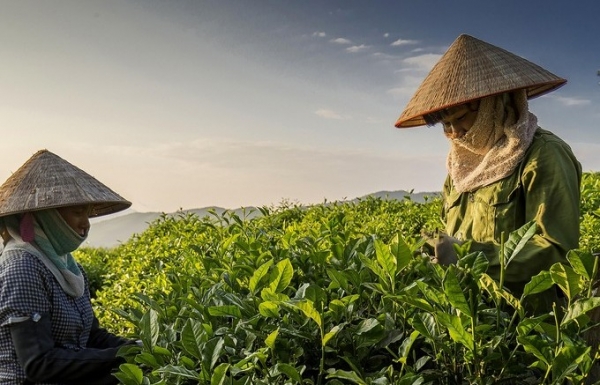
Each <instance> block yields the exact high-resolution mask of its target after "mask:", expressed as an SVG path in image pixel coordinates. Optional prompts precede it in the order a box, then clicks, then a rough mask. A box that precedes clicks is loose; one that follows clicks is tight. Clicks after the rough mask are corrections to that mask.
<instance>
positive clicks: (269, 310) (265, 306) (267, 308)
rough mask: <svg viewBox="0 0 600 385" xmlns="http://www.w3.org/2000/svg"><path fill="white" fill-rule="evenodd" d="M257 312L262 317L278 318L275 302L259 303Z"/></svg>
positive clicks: (277, 308) (277, 307) (277, 306)
mask: <svg viewBox="0 0 600 385" xmlns="http://www.w3.org/2000/svg"><path fill="white" fill-rule="evenodd" d="M258 311H259V312H260V315H262V316H263V317H271V318H279V305H278V304H277V302H273V301H265V302H261V303H260V304H259V305H258Z"/></svg>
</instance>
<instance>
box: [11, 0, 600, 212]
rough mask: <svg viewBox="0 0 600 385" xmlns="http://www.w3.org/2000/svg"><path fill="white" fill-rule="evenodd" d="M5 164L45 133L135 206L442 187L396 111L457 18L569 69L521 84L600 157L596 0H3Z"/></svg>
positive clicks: (431, 141)
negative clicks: (550, 80)
mask: <svg viewBox="0 0 600 385" xmlns="http://www.w3.org/2000/svg"><path fill="white" fill-rule="evenodd" d="M0 6H1V9H2V12H0V132H1V133H2V139H1V140H0V180H1V181H4V180H6V178H8V177H9V176H10V174H11V173H12V172H14V171H16V170H17V169H18V168H19V167H20V166H21V165H22V164H23V163H24V162H25V161H26V160H27V159H28V158H29V157H30V156H31V155H33V154H34V153H35V152H36V151H38V150H40V149H48V150H49V151H51V152H53V153H55V154H56V155H58V156H60V157H62V158H63V159H65V160H67V161H69V162H70V163H72V164H74V165H76V166H77V167H79V168H81V169H83V170H84V171H86V172H88V173H89V174H91V175H93V176H94V177H96V178H97V179H98V180H100V181H101V182H103V183H104V184H106V185H107V186H109V187H110V188H112V189H113V190H114V191H116V192H117V193H119V194H120V195H122V196H123V197H124V198H126V199H127V200H129V201H131V202H132V203H133V205H132V209H133V210H135V211H138V212H148V211H159V212H173V211H177V210H179V209H192V208H202V207H207V206H218V207H222V208H228V209H235V208H238V207H250V206H277V205H280V204H282V203H283V202H293V203H300V204H316V203H322V202H324V201H336V200H344V199H353V198H356V197H360V196H364V195H367V194H370V193H374V192H377V191H395V190H407V191H410V190H413V191H414V192H428V191H440V190H441V186H442V184H443V181H444V178H445V175H446V166H445V164H446V156H447V153H448V149H449V146H448V141H447V139H446V138H445V137H444V135H443V133H442V129H441V127H440V126H434V127H420V128H410V129H397V128H395V127H394V123H395V121H396V119H397V118H398V117H399V116H400V113H401V112H402V110H403V109H404V107H405V106H406V104H407V103H408V101H409V99H410V97H411V96H412V94H413V93H414V92H415V91H416V89H417V87H418V86H419V84H420V83H421V81H422V80H423V79H424V77H425V76H426V75H427V73H428V72H429V70H430V69H431V68H432V67H433V65H434V64H435V63H436V62H437V60H438V59H439V58H440V57H441V55H442V54H443V53H444V52H445V50H446V49H447V48H448V47H449V46H450V45H451V44H452V42H453V41H454V40H455V39H456V38H457V37H458V36H459V35H460V34H463V33H466V34H469V35H472V36H474V37H476V38H478V39H481V40H484V41H486V42H488V43H491V44H494V45H497V46H499V47H502V48H504V49H506V50H508V51H510V52H513V53H515V54H517V55H519V56H522V57H524V58H526V59H528V60H530V61H532V62H534V63H536V64H538V65H540V66H542V67H544V68H545V69H547V70H549V71H551V72H552V73H554V74H556V75H558V76H561V77H564V78H566V79H567V80H568V83H567V84H566V85H565V86H563V87H561V88H560V89H558V90H557V91H554V92H552V93H550V94H548V95H546V96H542V97H539V98H536V99H533V100H531V101H530V109H531V111H532V112H534V113H535V114H536V115H537V116H538V121H539V124H540V126H542V127H543V128H545V129H548V130H550V131H552V132H554V133H555V134H557V135H559V136H560V137H561V138H562V139H564V140H565V141H566V142H567V143H569V144H570V145H571V147H572V148H573V151H574V153H575V155H576V156H577V157H578V159H579V161H580V162H581V164H582V167H583V170H584V171H600V156H598V154H599V153H600V129H599V128H600V83H599V82H600V76H598V75H599V73H598V71H599V70H600V22H599V17H600V2H598V1H597V0H580V1H569V2H567V1H558V0H543V1H542V0H528V1H522V0H503V1H481V0H477V1H475V0H457V1H447V0H419V1H414V0H413V1H403V0H381V1H377V0H372V1H366V0H365V1H356V0H279V1H276V0H264V1H263V0H170V1H167V0H102V1H100V0H98V1H91V0H90V1H81V0H46V1H34V0H0Z"/></svg>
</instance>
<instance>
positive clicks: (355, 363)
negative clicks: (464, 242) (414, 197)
mask: <svg viewBox="0 0 600 385" xmlns="http://www.w3.org/2000/svg"><path fill="white" fill-rule="evenodd" d="M598 180H599V178H598V175H597V174H591V173H587V174H586V175H585V177H584V185H583V190H584V191H582V248H581V249H580V250H574V251H572V252H570V254H569V265H558V264H557V265H555V266H553V267H552V269H550V270H549V271H547V272H542V273H540V274H539V275H538V276H536V277H534V278H533V279H532V281H531V282H530V283H529V284H528V285H527V286H526V289H525V291H524V293H523V295H522V296H521V297H519V298H516V297H514V296H513V295H511V293H510V292H508V291H507V290H503V289H502V285H501V283H499V282H495V281H493V280H492V279H491V278H490V277H489V276H488V275H487V274H486V268H487V259H486V258H485V257H484V256H483V255H482V254H478V253H469V251H468V249H466V248H463V249H459V250H458V251H459V253H460V254H461V255H462V258H461V262H460V263H459V264H458V265H456V266H451V267H449V268H443V267H441V266H439V265H436V264H432V263H431V262H430V258H429V256H428V255H427V254H426V252H424V250H423V248H422V246H423V243H424V240H423V239H422V237H421V233H422V232H433V231H435V230H437V229H439V228H441V226H442V224H441V222H440V219H439V213H440V211H441V201H440V199H439V198H438V197H432V198H431V199H430V200H428V201H426V202H425V203H418V202H414V201H411V200H410V199H406V200H402V201H398V200H384V199H380V198H365V199H361V200H358V201H355V202H332V203H327V202H325V203H323V204H319V205H313V206H310V207H302V206H300V205H296V204H290V203H287V202H285V203H284V204H282V205H280V206H277V207H264V208H260V209H259V210H260V214H261V215H258V216H253V217H252V219H247V218H245V217H244V216H241V217H240V216H237V215H235V214H234V213H232V212H225V213H223V214H221V215H217V214H216V213H214V214H213V215H212V216H207V217H204V218H198V217H196V216H194V215H184V214H181V215H179V216H176V217H171V216H166V215H164V216H162V217H161V218H160V219H158V220H157V221H155V222H154V223H152V224H151V226H150V227H149V228H148V230H146V231H145V232H144V233H142V234H139V235H136V236H134V237H133V238H132V239H130V240H129V241H128V242H126V243H125V244H123V245H121V246H119V247H117V248H115V249H112V250H105V251H102V252H99V251H95V250H93V249H92V250H89V249H83V250H81V251H80V252H79V253H78V255H77V258H78V260H80V261H81V262H82V264H84V266H85V267H86V270H88V269H90V270H92V271H98V272H101V274H100V275H101V280H102V283H103V288H102V289H101V290H98V291H97V293H96V298H95V300H94V304H95V307H96V311H97V314H98V316H99V318H100V320H101V323H102V324H103V325H104V326H107V327H108V328H109V329H110V330H112V331H115V332H117V333H120V334H128V335H131V336H133V337H135V338H139V339H141V340H142V341H143V346H141V347H139V348H130V349H129V351H123V352H122V354H123V355H124V357H125V358H126V359H127V363H126V364H123V365H122V366H121V370H120V372H119V373H117V376H118V378H119V379H120V381H121V382H122V383H124V384H132V385H133V384H169V385H171V384H211V385H212V384H330V385H337V384H347V383H353V384H497V383H512V384H530V383H548V384H550V383H553V384H562V383H563V382H564V381H570V382H571V383H583V381H584V380H585V378H586V376H587V374H588V372H589V371H590V368H591V367H592V365H593V364H594V363H595V361H596V360H597V358H598V357H597V356H598V351H597V350H598V347H597V346H589V345H588V344H587V343H586V341H585V340H584V339H583V338H582V337H581V336H582V335H583V332H584V331H585V330H586V329H587V328H589V327H590V326H591V325H592V322H591V320H590V318H589V317H588V316H587V313H588V312H589V311H590V310H592V309H594V308H596V307H598V306H599V305H600V302H599V299H598V298H596V297H594V289H593V285H594V279H593V277H595V274H596V270H597V262H596V259H595V258H594V257H593V256H592V254H591V251H593V250H596V248H597V246H598V245H597V243H598V239H597V237H596V236H595V234H594V233H592V231H593V230H594V229H598V228H599V227H594V226H595V225H596V223H595V220H596V219H597V217H598V216H597V213H598V209H599V206H598V204H599V203H600V197H599V196H598V195H597V194H596V191H597V190H595V189H596V188H597V186H598V183H600V182H598ZM535 230H536V228H535V224H527V225H526V226H525V227H523V228H522V229H520V230H519V231H517V232H515V233H513V234H511V236H510V238H509V240H508V242H507V243H506V245H505V247H504V248H503V254H502V256H501V257H502V260H503V261H504V263H505V264H509V263H510V261H511V260H512V258H513V257H514V255H516V253H518V251H519V249H520V247H521V245H522V243H523V242H525V241H526V240H527V239H528V238H529V237H531V236H532V235H533V233H534V232H535ZM104 253H106V254H104ZM97 255H101V256H102V258H98V257H97ZM99 261H101V263H102V264H103V268H102V269H98V268H97V267H94V264H95V263H97V262H99ZM554 287H559V288H560V289H561V290H562V291H563V292H564V293H565V303H564V304H563V308H562V309H555V311H553V312H549V313H547V314H537V315H536V316H535V317H534V316H531V315H529V314H528V313H527V312H526V311H525V309H524V303H525V302H526V300H527V298H528V297H530V296H534V295H539V294H540V293H543V292H544V291H546V290H554Z"/></svg>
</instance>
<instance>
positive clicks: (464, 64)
mask: <svg viewBox="0 0 600 385" xmlns="http://www.w3.org/2000/svg"><path fill="white" fill-rule="evenodd" d="M566 82H567V81H566V80H565V79H563V78H560V77H558V76H556V75H554V74H552V73H550V72H548V71H546V70H545V69H543V68H542V67H540V66H538V65H536V64H534V63H532V62H530V61H528V60H525V59H523V58H522V57H520V56H517V55H515V54H512V53H510V52H508V51H506V50H504V49H502V48H499V47H496V46H494V45H491V44H489V43H486V42H484V41H481V40H479V39H476V38H474V37H472V36H469V35H460V36H459V37H458V38H457V39H456V40H455V41H454V43H452V45H451V46H450V48H448V50H447V51H446V53H445V54H444V55H443V56H442V57H441V59H440V60H439V61H438V62H437V64H436V65H435V66H434V67H433V69H432V70H431V72H429V74H428V75H427V77H426V78H425V80H423V83H421V85H420V86H419V88H418V89H417V91H416V92H415V94H414V95H413V97H412V99H411V100H410V102H408V104H407V106H406V108H405V109H404V111H403V112H402V114H401V115H400V118H398V120H397V121H396V124H395V126H396V127H398V128H405V127H415V126H422V125H424V124H426V122H425V120H424V119H423V115H427V114H430V113H433V112H436V111H440V110H443V109H445V108H449V107H453V106H457V105H460V104H464V103H467V102H469V101H473V100H476V99H481V98H484V97H486V96H491V95H496V94H500V93H503V92H509V91H515V90H518V89H523V88H524V89H526V90H527V97H528V98H533V97H536V96H540V95H543V94H545V93H547V92H550V91H553V90H555V89H556V88H558V87H560V86H562V85H563V84H564V83H566Z"/></svg>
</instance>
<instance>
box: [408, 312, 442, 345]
mask: <svg viewBox="0 0 600 385" xmlns="http://www.w3.org/2000/svg"><path fill="white" fill-rule="evenodd" d="M411 325H412V327H413V328H414V329H415V330H417V331H418V332H419V333H421V334H422V335H423V336H425V337H426V338H429V339H430V340H435V338H436V337H437V332H436V328H435V326H436V323H435V318H434V317H433V315H431V314H429V313H417V314H415V316H414V317H413V318H412V320H411Z"/></svg>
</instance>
